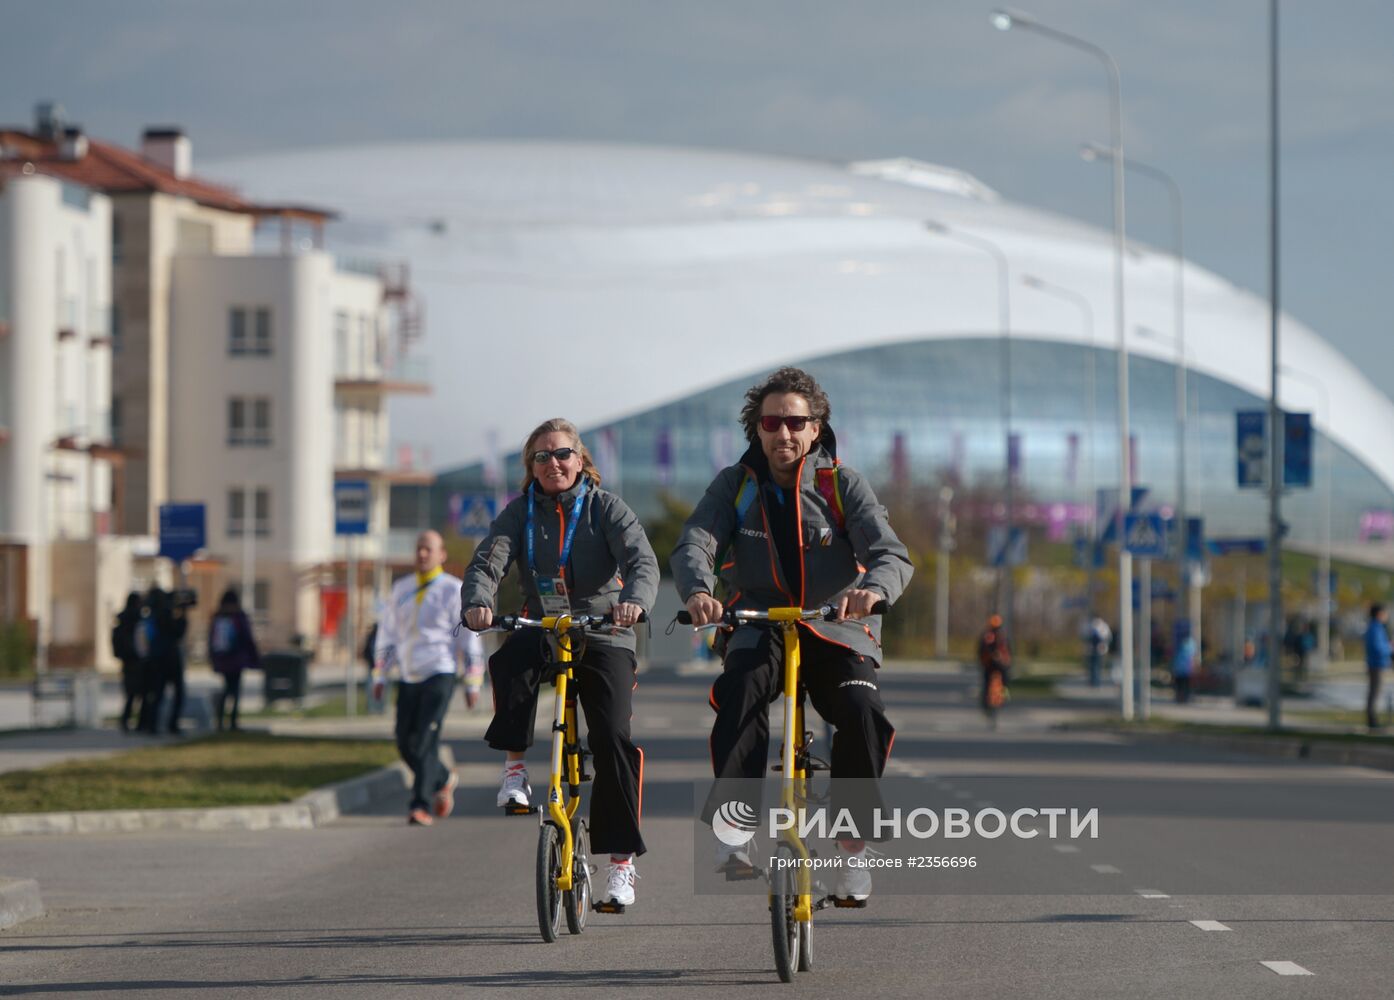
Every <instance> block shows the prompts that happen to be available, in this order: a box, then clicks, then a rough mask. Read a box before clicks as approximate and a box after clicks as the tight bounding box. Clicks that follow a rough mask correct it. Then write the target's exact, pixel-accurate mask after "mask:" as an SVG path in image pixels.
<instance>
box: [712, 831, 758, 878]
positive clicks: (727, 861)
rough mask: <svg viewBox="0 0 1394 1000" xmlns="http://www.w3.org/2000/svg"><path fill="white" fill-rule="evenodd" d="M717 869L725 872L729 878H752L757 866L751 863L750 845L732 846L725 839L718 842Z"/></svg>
mask: <svg viewBox="0 0 1394 1000" xmlns="http://www.w3.org/2000/svg"><path fill="white" fill-rule="evenodd" d="M716 870H717V871H718V872H725V873H726V875H727V877H728V878H732V877H734V878H736V879H742V878H751V877H753V876H754V874H755V866H754V865H752V864H751V863H750V846H749V845H748V844H741V845H740V846H739V847H732V846H731V845H730V844H727V843H725V842H723V841H720V840H718V841H717V842H716Z"/></svg>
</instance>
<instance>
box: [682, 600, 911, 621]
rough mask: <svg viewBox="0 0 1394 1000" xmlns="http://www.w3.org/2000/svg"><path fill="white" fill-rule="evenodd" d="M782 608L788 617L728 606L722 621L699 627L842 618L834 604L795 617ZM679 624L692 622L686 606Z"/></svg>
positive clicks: (881, 604) (882, 605)
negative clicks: (740, 609) (738, 609)
mask: <svg viewBox="0 0 1394 1000" xmlns="http://www.w3.org/2000/svg"><path fill="white" fill-rule="evenodd" d="M780 610H787V611H789V612H790V613H789V614H788V616H787V617H786V616H784V615H780V614H778V613H777V612H776V613H774V614H773V615H772V613H771V612H769V611H737V610H736V609H734V608H727V609H726V610H725V611H724V612H722V615H721V620H720V621H715V622H708V623H707V624H706V625H699V626H697V628H710V627H711V626H713V625H748V624H753V623H758V622H783V621H801V622H811V621H818V620H820V619H821V620H823V621H839V620H840V618H839V616H838V613H837V607H836V606H835V605H832V604H824V605H823V606H822V607H821V608H811V609H808V610H803V609H800V610H799V613H798V616H797V617H795V616H794V615H793V614H792V610H793V609H780ZM889 610H890V604H889V603H887V602H886V601H877V602H876V603H875V604H874V605H872V607H871V613H872V614H873V615H884V614H885V613H886V612H888V611H889ZM678 624H679V625H691V624H692V615H691V614H690V613H689V612H688V611H687V609H685V608H684V609H683V610H682V611H679V612H678Z"/></svg>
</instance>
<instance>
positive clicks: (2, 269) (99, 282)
mask: <svg viewBox="0 0 1394 1000" xmlns="http://www.w3.org/2000/svg"><path fill="white" fill-rule="evenodd" d="M83 142H84V140H83V139H82V137H81V135H78V134H72V135H68V136H65V138H64V140H63V141H62V143H60V147H59V155H60V156H65V157H67V158H69V159H70V160H71V159H73V158H79V157H80V156H81V155H82V144H83ZM46 166H47V165H46V164H45V163H44V162H43V161H39V162H33V161H30V160H27V159H18V158H10V157H5V158H0V622H22V623H30V622H32V623H33V627H34V629H35V630H36V632H37V636H36V638H37V640H38V647H39V650H40V652H41V655H43V656H45V658H46V659H47V661H48V662H51V663H55V664H62V663H73V662H90V657H91V655H92V651H93V643H94V639H95V638H96V637H97V636H100V635H103V634H104V633H105V630H106V625H105V623H106V622H107V621H109V615H110V614H112V613H114V611H115V610H116V609H117V608H118V607H119V602H120V601H121V600H122V599H123V598H124V596H125V593H124V590H125V587H126V586H127V585H128V583H129V575H128V574H124V575H123V574H122V573H121V572H120V567H119V562H120V560H116V561H113V562H111V567H112V569H113V570H115V572H114V573H111V572H108V573H102V572H99V571H98V569H97V567H98V565H99V564H105V563H106V560H104V559H103V558H101V550H102V549H103V548H104V547H110V546H112V545H113V544H114V543H113V542H112V541H111V540H110V539H108V538H107V537H106V536H108V535H109V534H110V533H111V531H112V529H113V524H112V503H111V501H112V464H113V462H114V461H119V455H118V454H117V453H116V452H115V451H114V450H113V449H112V447H111V429H110V412H109V408H110V399H111V340H110V336H109V332H110V331H109V328H108V317H109V315H110V311H111V202H110V200H109V199H108V198H107V197H106V196H105V195H103V194H101V193H100V192H97V191H94V190H92V189H91V188H89V187H86V186H83V185H81V184H77V183H74V182H72V181H68V180H64V179H62V178H61V177H58V176H53V175H52V174H50V173H49V172H47V170H46ZM128 562H129V560H127V563H128Z"/></svg>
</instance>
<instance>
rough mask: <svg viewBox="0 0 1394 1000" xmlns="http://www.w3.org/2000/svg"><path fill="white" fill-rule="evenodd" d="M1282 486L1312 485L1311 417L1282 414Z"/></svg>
mask: <svg viewBox="0 0 1394 1000" xmlns="http://www.w3.org/2000/svg"><path fill="white" fill-rule="evenodd" d="M1283 485H1284V486H1292V487H1296V488H1304V487H1305V488H1310V487H1311V485H1312V415H1311V414H1310V413H1284V414H1283Z"/></svg>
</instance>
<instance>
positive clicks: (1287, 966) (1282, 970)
mask: <svg viewBox="0 0 1394 1000" xmlns="http://www.w3.org/2000/svg"><path fill="white" fill-rule="evenodd" d="M1259 965H1261V966H1263V967H1264V968H1265V969H1268V970H1270V971H1272V972H1276V973H1277V974H1278V975H1280V976H1310V975H1312V973H1311V972H1310V971H1308V970H1307V969H1304V968H1302V966H1300V965H1298V964H1297V963H1296V962H1260V963H1259Z"/></svg>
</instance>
